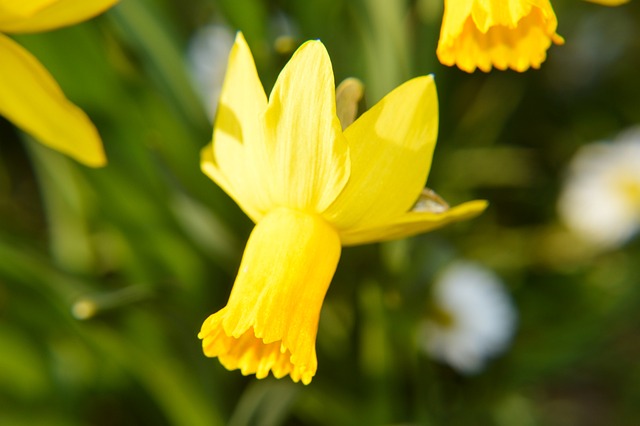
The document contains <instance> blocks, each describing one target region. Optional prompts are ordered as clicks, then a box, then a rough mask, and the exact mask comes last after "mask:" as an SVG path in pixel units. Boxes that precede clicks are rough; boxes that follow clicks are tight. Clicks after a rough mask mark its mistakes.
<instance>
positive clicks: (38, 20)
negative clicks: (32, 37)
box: [0, 0, 118, 33]
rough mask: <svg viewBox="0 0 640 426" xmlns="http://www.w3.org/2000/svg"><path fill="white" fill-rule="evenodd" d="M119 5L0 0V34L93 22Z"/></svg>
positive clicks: (103, 0) (110, 0)
mask: <svg viewBox="0 0 640 426" xmlns="http://www.w3.org/2000/svg"><path fill="white" fill-rule="evenodd" d="M117 2H118V0H90V1H89V0H55V1H52V0H36V1H34V0H29V1H25V0H20V1H16V0H0V31H2V32H7V33H32V32H38V31H46V30H52V29H55V28H60V27H66V26H68V25H73V24H77V23H79V22H83V21H86V20H88V19H91V18H93V17H94V16H96V15H99V14H101V13H103V12H104V11H106V10H107V9H109V8H110V7H111V6H113V5H114V4H116V3H117ZM9 3H16V4H18V3H19V4H20V6H19V7H18V6H17V5H10V6H9ZM5 10H6V14H5V13H4V11H5Z"/></svg>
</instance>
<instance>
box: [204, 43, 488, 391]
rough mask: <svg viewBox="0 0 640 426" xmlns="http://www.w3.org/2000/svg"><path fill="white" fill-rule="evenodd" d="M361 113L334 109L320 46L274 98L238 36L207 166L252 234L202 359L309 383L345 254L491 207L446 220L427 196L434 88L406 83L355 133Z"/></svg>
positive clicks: (454, 210) (449, 213)
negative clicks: (349, 248)
mask: <svg viewBox="0 0 640 426" xmlns="http://www.w3.org/2000/svg"><path fill="white" fill-rule="evenodd" d="M348 84H349V87H346V88H344V90H339V92H340V94H339V96H338V100H339V102H351V103H353V102H357V101H358V100H359V99H360V97H361V95H362V91H361V87H360V85H359V83H358V82H357V81H353V80H351V81H350V82H349V83H348ZM338 111H339V112H338ZM354 111H355V108H354V106H353V105H348V106H345V105H341V106H340V107H337V106H336V87H335V83H334V78H333V70H332V67H331V62H330V60H329V55H328V54H327V51H326V49H325V48H324V46H323V44H322V43H321V42H319V41H309V42H306V43H305V44H303V45H302V46H301V47H300V48H299V49H298V50H297V51H296V53H295V54H294V55H293V57H292V58H291V60H290V61H289V63H288V64H287V65H286V66H285V68H284V69H283V71H282V72H281V74H280V76H279V77H278V79H277V81H276V83H275V86H274V88H273V91H272V92H271V95H270V96H269V98H267V96H266V94H265V91H264V89H263V87H262V84H261V83H260V79H259V78H258V74H257V71H256V67H255V64H254V61H253V57H252V55H251V52H250V50H249V47H248V46H247V43H246V42H245V39H244V37H243V36H242V34H241V33H239V34H238V35H237V37H236V41H235V44H234V46H233V48H232V50H231V53H230V55H229V65H228V69H227V73H226V76H225V82H224V85H223V88H222V93H221V97H220V103H219V107H218V112H217V116H216V120H215V124H214V130H213V139H212V143H211V144H210V145H208V146H207V147H205V148H204V149H203V151H202V163H201V166H202V170H203V171H204V172H205V173H206V174H207V175H208V176H209V177H210V178H211V179H213V180H214V181H215V182H216V183H217V184H218V185H219V186H220V187H221V188H222V189H223V190H224V191H225V192H227V194H229V196H231V197H232V198H233V199H234V200H235V201H236V202H237V203H238V205H239V206H240V207H241V208H242V209H243V211H244V212H245V213H246V214H247V215H248V216H249V217H250V218H251V219H252V220H253V221H254V222H255V223H256V226H255V228H254V230H253V231H252V233H251V236H250V238H249V241H248V243H247V246H246V249H245V252H244V255H243V258H242V261H241V264H240V269H239V271H238V276H237V278H236V281H235V283H234V286H233V290H232V291H231V295H230V297H229V301H228V303H227V305H226V306H225V307H223V308H222V309H221V310H219V311H218V312H216V313H215V314H213V315H211V316H210V317H209V318H207V319H206V320H205V322H204V324H203V326H202V329H201V331H200V333H199V335H198V337H199V338H200V339H202V344H203V350H204V353H205V355H207V356H209V357H217V358H218V359H219V360H220V362H221V363H222V365H224V366H225V367H226V368H228V369H230V370H233V369H239V370H240V371H241V372H242V374H245V375H248V374H255V375H256V376H257V377H258V378H263V377H266V376H267V375H268V374H269V372H271V373H272V374H273V375H274V376H275V377H283V376H286V375H289V376H290V377H291V378H292V379H293V380H294V381H296V382H298V381H302V382H303V383H305V384H308V383H309V382H310V381H311V379H312V378H313V376H314V375H315V373H316V370H317V360H316V350H315V339H316V333H317V330H318V321H319V317H320V310H321V307H322V302H323V300H324V297H325V294H326V292H327V289H328V287H329V284H330V282H331V280H332V278H333V274H334V272H335V270H336V267H337V264H338V260H339V258H340V252H341V247H342V246H345V245H356V244H366V243H371V242H376V241H385V240H390V239H396V238H403V237H407V236H411V235H415V234H418V233H422V232H426V231H430V230H433V229H436V228H440V227H442V226H444V225H445V224H447V223H450V222H455V221H459V220H463V219H468V218H471V217H473V216H476V215H478V214H479V213H481V212H482V211H483V210H484V209H485V207H486V202H485V201H480V200H477V201H471V202H467V203H463V204H461V205H459V206H456V207H451V208H450V207H449V206H448V205H447V204H446V203H445V202H444V201H443V200H442V199H441V198H440V197H439V196H437V195H436V194H435V193H434V192H432V191H426V192H424V191H423V190H424V184H425V181H426V178H427V175H428V173H429V168H430V166H431V157H432V155H433V149H434V147H435V142H436V136H437V129H438V104H437V97H436V90H435V85H434V82H433V78H432V77H431V76H424V77H418V78H415V79H413V80H410V81H408V82H406V83H405V84H403V85H401V86H400V87H398V88H396V89H395V90H393V91H392V92H391V93H389V94H388V95H387V96H386V97H384V98H383V99H382V100H381V101H380V102H378V103H377V104H376V105H375V106H373V107H372V108H371V109H370V110H369V111H367V112H365V113H364V114H363V115H362V116H360V117H359V118H357V119H355V121H354ZM343 128H344V130H343Z"/></svg>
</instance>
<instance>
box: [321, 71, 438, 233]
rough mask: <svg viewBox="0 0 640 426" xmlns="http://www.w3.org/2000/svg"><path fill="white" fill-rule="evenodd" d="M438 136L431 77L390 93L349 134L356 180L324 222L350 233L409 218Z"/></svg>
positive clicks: (325, 213) (349, 184) (327, 211)
mask: <svg viewBox="0 0 640 426" xmlns="http://www.w3.org/2000/svg"><path fill="white" fill-rule="evenodd" d="M437 134H438V99H437V95H436V88H435V84H434V83H433V78H432V77H431V76H425V77H419V78H415V79H413V80H410V81H408V82H407V83H405V84H403V85H402V86H400V87H398V88H397V89H395V90H394V91H392V92H391V93H389V94H388V95H387V96H385V97H384V98H383V99H382V100H381V101H380V102H378V103H377V104H376V105H374V106H373V108H371V109H370V110H369V111H367V112H365V113H364V114H363V115H362V116H361V117H360V118H358V119H357V120H356V121H355V122H354V123H353V124H352V125H351V126H349V127H348V128H347V130H346V131H345V136H346V138H347V140H348V141H349V149H350V153H351V176H350V178H349V182H348V183H347V185H346V186H345V187H344V189H343V190H342V193H341V194H340V196H339V197H338V198H337V199H336V201H335V202H334V203H333V204H332V205H331V206H330V207H329V208H328V209H327V210H326V211H325V212H324V213H323V216H324V217H325V218H327V220H328V221H329V222H331V223H332V224H333V225H334V226H336V227H337V228H338V229H340V230H346V229H351V228H353V227H358V228H366V227H375V226H377V225H379V224H382V223H384V222H386V221H388V220H391V219H394V218H396V217H398V216H400V215H401V214H403V213H405V212H407V211H408V210H409V209H410V208H411V206H412V205H413V204H414V203H415V201H416V199H417V198H418V195H419V194H420V191H421V190H422V188H423V187H424V184H425V181H426V179H427V175H428V174H429V168H430V166H431V157H432V155H433V149H434V147H435V143H436V138H437Z"/></svg>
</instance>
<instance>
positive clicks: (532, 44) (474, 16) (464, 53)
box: [436, 0, 564, 72]
mask: <svg viewBox="0 0 640 426" xmlns="http://www.w3.org/2000/svg"><path fill="white" fill-rule="evenodd" d="M557 26H558V21H557V19H556V15H555V13H554V12H553V8H552V7H551V3H550V2H549V0H445V5H444V18H443V20H442V28H441V31H440V40H439V41H438V49H437V52H436V53H437V55H438V59H439V60H440V62H442V63H443V64H444V65H449V66H451V65H457V66H458V68H460V69H461V70H463V71H467V72H473V71H475V69H476V68H480V69H481V70H482V71H485V72H488V71H490V70H491V68H492V67H496V68H497V69H499V70H506V69H507V68H511V69H512V70H515V71H520V72H523V71H526V70H527V69H529V67H532V68H540V64H542V62H544V60H545V59H546V57H547V49H549V47H550V46H551V43H555V44H563V43H564V39H563V38H562V37H560V36H559V35H558V34H557V33H556V28H557Z"/></svg>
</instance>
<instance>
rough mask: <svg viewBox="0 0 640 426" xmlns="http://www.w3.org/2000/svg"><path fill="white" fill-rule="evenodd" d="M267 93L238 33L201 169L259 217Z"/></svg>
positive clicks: (263, 203)
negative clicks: (209, 142) (263, 125)
mask: <svg viewBox="0 0 640 426" xmlns="http://www.w3.org/2000/svg"><path fill="white" fill-rule="evenodd" d="M266 108H267V95H266V94H265V93H264V89H263V88H262V83H260V78H259V77H258V72H257V71H256V66H255V63H254V61H253V56H252V55H251V51H250V50H249V46H248V45H247V42H246V41H245V39H244V37H243V36H242V33H238V35H237V37H236V41H235V43H234V45H233V48H232V49H231V52H230V53H229V63H228V67H227V72H226V75H225V79H224V84H223V86H222V92H221V95H220V102H219V104H218V110H217V114H216V119H215V124H214V129H213V142H212V144H213V147H212V146H211V145H210V146H208V147H205V148H204V149H203V151H202V161H201V167H202V170H203V171H204V172H205V173H206V174H207V175H208V176H209V177H210V178H211V179H213V180H214V181H215V182H216V183H217V184H218V185H219V186H220V187H221V188H222V189H223V190H224V191H225V192H226V193H227V194H229V195H230V196H231V197H232V198H233V199H234V200H235V201H236V202H237V203H238V205H240V207H241V208H242V209H243V210H244V211H245V213H247V215H248V216H249V217H250V218H251V219H252V220H253V221H254V222H257V221H258V220H259V219H260V218H261V217H262V214H263V213H264V211H265V210H266V209H267V206H268V205H269V201H268V193H267V190H266V189H265V188H266V186H265V185H264V179H265V178H264V176H265V174H266V173H268V172H269V171H268V169H264V168H262V169H261V168H260V165H261V164H263V163H264V156H265V154H264V149H265V148H264V146H263V145H264V136H263V129H262V121H261V119H262V118H261V117H262V115H263V114H264V111H265V110H266Z"/></svg>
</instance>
